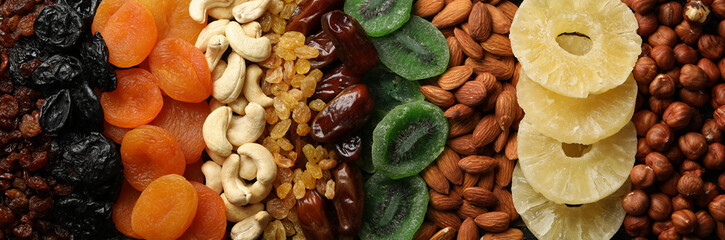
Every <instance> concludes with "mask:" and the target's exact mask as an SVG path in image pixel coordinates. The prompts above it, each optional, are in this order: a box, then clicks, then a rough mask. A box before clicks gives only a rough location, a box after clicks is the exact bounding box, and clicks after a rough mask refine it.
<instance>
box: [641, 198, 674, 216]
mask: <svg viewBox="0 0 725 240" xmlns="http://www.w3.org/2000/svg"><path fill="white" fill-rule="evenodd" d="M670 213H672V203H671V202H670V197H668V196H667V195H665V194H664V193H655V194H652V195H651V196H650V198H649V210H647V216H649V217H650V218H652V219H653V220H655V221H664V220H667V217H669V216H670Z"/></svg>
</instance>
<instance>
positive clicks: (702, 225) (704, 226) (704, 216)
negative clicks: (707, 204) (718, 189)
mask: <svg viewBox="0 0 725 240" xmlns="http://www.w3.org/2000/svg"><path fill="white" fill-rule="evenodd" d="M695 217H696V218H697V227H695V235H697V236H698V237H701V238H705V237H707V236H710V234H712V232H713V231H715V227H716V223H715V220H714V219H712V216H710V213H708V212H707V211H705V210H700V211H698V212H697V213H695Z"/></svg>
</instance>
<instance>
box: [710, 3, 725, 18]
mask: <svg viewBox="0 0 725 240" xmlns="http://www.w3.org/2000/svg"><path fill="white" fill-rule="evenodd" d="M710 8H712V11H713V12H715V14H717V15H719V16H720V17H725V0H714V1H712V4H711V5H710Z"/></svg>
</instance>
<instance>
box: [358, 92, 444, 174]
mask: <svg viewBox="0 0 725 240" xmlns="http://www.w3.org/2000/svg"><path fill="white" fill-rule="evenodd" d="M447 137H448V121H446V117H445V116H443V111H442V110H441V109H440V108H439V107H438V106H436V105H433V104H431V103H429V102H424V101H418V102H411V103H406V104H402V105H399V106H397V107H395V108H393V110H390V112H388V114H386V115H385V117H384V118H383V120H381V121H380V123H378V125H377V126H376V127H375V130H374V131H373V151H372V154H373V165H374V166H375V169H376V170H377V171H378V172H382V173H384V174H385V175H387V176H388V177H390V178H393V179H400V178H404V177H408V176H412V175H415V174H417V173H419V172H420V171H422V170H423V169H424V168H426V167H427V166H428V165H429V164H430V163H431V162H433V161H434V160H435V159H436V157H438V155H439V154H440V153H441V152H443V147H444V145H445V144H446V138H447Z"/></svg>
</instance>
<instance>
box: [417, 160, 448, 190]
mask: <svg viewBox="0 0 725 240" xmlns="http://www.w3.org/2000/svg"><path fill="white" fill-rule="evenodd" d="M421 177H423V180H425V182H426V183H427V184H428V186H430V188H431V189H433V190H436V191H437V192H439V193H442V194H448V191H449V190H450V184H449V183H448V180H447V179H446V178H445V177H444V176H443V173H441V171H440V169H438V166H437V165H430V166H428V168H426V169H425V170H423V172H422V174H421Z"/></svg>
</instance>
